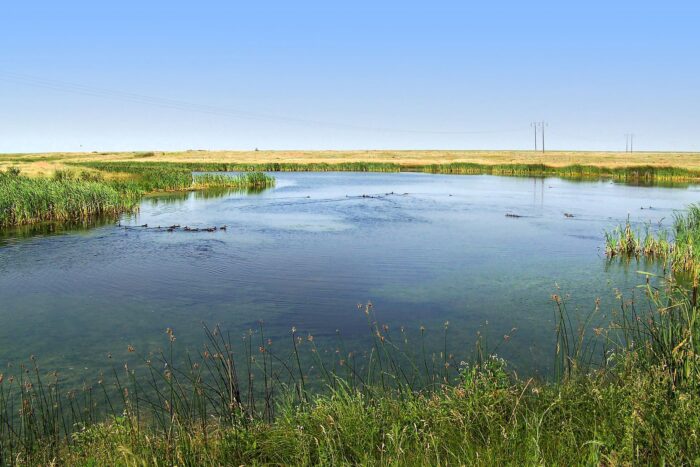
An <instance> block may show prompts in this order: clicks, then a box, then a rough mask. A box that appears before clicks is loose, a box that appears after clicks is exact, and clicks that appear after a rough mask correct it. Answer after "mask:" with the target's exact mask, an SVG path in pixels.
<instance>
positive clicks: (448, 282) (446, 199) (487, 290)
mask: <svg viewBox="0 0 700 467" xmlns="http://www.w3.org/2000/svg"><path fill="white" fill-rule="evenodd" d="M275 176H276V177H277V186H276V187H275V188H273V189H269V190H266V191H263V192H261V193H255V194H250V193H241V192H230V191H225V192H222V191H219V192H211V191H209V192H191V193H177V194H167V195H163V196H158V197H149V198H146V199H145V200H144V201H143V202H142V205H141V209H140V212H138V213H137V214H134V215H131V216H124V217H123V218H122V219H121V220H120V223H121V226H119V225H118V224H117V223H115V222H95V223H94V224H91V225H88V226H79V228H77V227H75V226H73V227H70V228H68V227H59V226H42V227H40V228H39V230H38V231H37V230H32V229H34V228H32V229H20V230H15V231H12V232H9V233H5V234H4V236H3V239H2V240H0V242H3V243H0V298H1V301H0V360H1V361H0V364H5V363H6V362H7V361H10V360H17V359H22V358H26V357H28V356H29V355H31V354H35V355H39V356H40V357H41V359H42V362H43V363H42V364H43V366H44V367H52V368H57V369H60V370H63V371H64V373H66V372H67V373H70V372H79V371H86V370H85V369H86V368H87V371H88V372H90V374H93V375H94V374H95V372H96V371H97V370H98V369H99V368H101V367H103V366H104V365H105V364H106V363H108V362H107V361H106V355H107V353H108V352H111V353H112V354H113V355H115V359H116V358H118V357H119V356H123V355H124V354H125V352H126V347H127V345H128V344H133V345H135V346H136V347H137V348H139V349H142V350H146V349H154V348H157V347H159V346H160V345H161V344H162V343H163V342H164V340H163V331H164V329H165V328H166V327H171V328H173V329H175V332H176V334H177V336H178V344H179V345H183V346H191V347H194V346H197V345H199V344H200V343H201V342H202V341H203V334H202V332H201V323H202V322H206V323H209V324H216V323H220V324H222V326H223V327H225V328H227V329H229V330H231V331H232V332H233V333H234V334H242V333H243V332H245V330H247V329H248V328H256V327H257V326H258V322H259V321H260V320H262V321H264V322H265V328H266V334H267V335H269V337H270V338H271V339H273V340H275V341H283V342H286V341H287V340H288V339H289V329H290V328H291V327H292V326H296V327H297V329H298V330H299V332H300V333H305V332H309V333H313V334H314V335H315V336H316V342H317V343H318V344H319V345H320V346H322V345H323V344H324V342H325V343H326V344H328V343H332V342H334V340H335V339H336V330H337V329H340V330H341V331H342V333H343V335H344V339H345V343H346V345H347V346H351V347H352V346H356V347H361V346H363V345H364V343H365V340H364V338H365V336H366V333H367V326H366V320H365V316H364V315H363V314H362V313H360V312H358V309H357V304H358V303H361V302H366V301H368V300H371V301H372V302H373V304H374V309H375V311H376V312H377V314H378V316H379V319H380V320H381V321H382V322H386V323H387V324H389V325H390V326H393V327H394V328H395V327H397V326H399V325H403V326H405V327H406V329H407V330H409V331H411V330H413V331H414V332H415V331H416V330H417V329H419V326H420V325H425V326H426V328H427V329H428V333H427V336H428V337H427V338H428V340H429V344H430V343H431V342H432V343H434V344H435V345H436V346H437V343H438V342H441V341H442V338H443V331H442V329H443V327H442V325H443V323H444V322H445V321H449V322H450V332H449V336H448V340H449V341H450V343H451V345H452V347H453V348H455V349H459V350H462V349H467V348H468V346H469V345H471V344H469V343H470V342H471V343H473V342H474V338H475V334H476V333H477V332H478V331H479V332H482V333H483V334H484V335H487V336H488V337H489V339H490V341H491V342H492V343H494V344H493V345H494V347H495V345H496V344H497V343H499V342H501V341H502V340H503V336H504V335H506V334H508V335H512V336H513V337H512V339H510V341H509V342H508V343H507V345H501V346H500V347H499V349H498V352H499V353H500V354H501V355H503V356H504V357H506V358H508V359H511V360H512V361H513V362H514V364H515V365H516V366H517V367H518V368H519V369H520V370H521V371H540V372H544V371H547V369H548V368H549V365H550V364H551V362H552V345H553V339H554V334H553V328H554V323H553V320H552V318H553V307H552V303H551V301H550V295H551V294H552V293H558V294H560V295H563V296H565V295H570V296H571V298H570V300H569V309H570V311H572V313H574V314H581V315H582V314H584V313H587V312H588V311H590V310H591V309H593V307H594V301H595V298H597V297H600V298H601V300H602V302H601V309H602V310H603V312H604V313H605V312H608V311H609V310H611V309H612V308H613V307H614V306H615V304H614V295H613V293H612V290H613V289H614V288H618V289H620V290H622V291H623V292H625V293H626V294H633V293H635V286H636V285H638V284H640V283H643V281H644V278H643V277H641V276H640V275H639V274H638V273H637V271H638V270H653V269H654V267H655V266H654V265H653V264H645V263H635V262H633V263H629V264H619V263H614V262H613V263H609V262H607V261H606V259H605V257H604V254H603V251H602V248H603V232H604V230H605V229H610V228H612V227H614V226H616V225H618V224H619V223H621V222H624V221H625V219H626V218H627V216H628V215H629V216H630V219H631V220H632V221H633V222H635V223H637V224H639V225H643V224H644V223H651V224H653V225H657V224H658V223H659V222H660V221H661V223H662V225H666V224H669V223H670V222H671V219H672V217H673V211H674V210H675V209H681V208H683V207H684V206H685V205H687V204H688V203H690V202H694V201H696V200H697V198H698V191H697V190H696V188H695V187H693V186H688V187H686V188H674V189H671V188H666V187H635V186H629V185H620V184H616V183H611V182H609V181H595V182H590V181H589V182H582V181H577V182H573V181H567V180H561V179H554V178H544V179H542V178H540V179H527V178H507V177H494V176H459V175H457V176H450V175H429V174H416V173H390V174H378V173H279V174H275ZM642 208H644V209H642ZM506 213H511V214H515V215H517V216H519V217H506V216H505V214H506ZM564 213H568V214H571V215H572V216H573V217H566V216H565V215H564ZM146 224H147V225H149V226H170V225H181V226H189V227H193V228H201V227H208V226H222V225H226V226H227V229H226V230H225V231H222V230H217V231H215V232H206V231H199V232H186V231H183V230H182V229H179V230H174V231H171V232H169V231H168V230H167V229H154V228H150V227H149V228H140V227H139V226H141V225H146ZM125 227H126V228H125ZM41 229H48V230H43V231H42V230H41ZM52 229H53V230H52ZM54 233H64V235H50V234H54ZM513 328H517V331H516V332H515V333H512V332H511V331H512V329H513ZM431 330H434V331H431Z"/></svg>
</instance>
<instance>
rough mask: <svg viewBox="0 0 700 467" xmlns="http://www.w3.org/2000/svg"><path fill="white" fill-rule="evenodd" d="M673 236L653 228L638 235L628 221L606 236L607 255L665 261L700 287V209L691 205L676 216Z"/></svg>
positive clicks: (671, 268) (672, 230)
mask: <svg viewBox="0 0 700 467" xmlns="http://www.w3.org/2000/svg"><path fill="white" fill-rule="evenodd" d="M671 232H672V233H669V231H667V230H665V229H659V230H658V231H657V232H653V231H652V230H651V228H650V226H646V229H645V231H644V233H642V232H640V231H639V230H637V231H635V230H633V228H632V226H631V224H630V221H629V218H628V219H627V222H626V223H625V225H624V226H619V227H617V228H615V229H614V230H613V231H611V232H606V233H605V251H606V254H607V256H608V257H610V258H612V257H615V256H620V257H623V258H631V257H641V256H643V257H646V258H650V259H653V260H658V261H661V262H663V263H666V266H667V268H668V269H669V270H670V271H672V272H674V273H676V274H679V275H683V276H685V277H689V278H691V280H692V281H693V283H695V284H696V285H697V283H698V281H699V279H700V251H699V250H698V246H699V245H700V205H697V204H691V205H690V206H688V207H687V208H686V210H685V212H682V213H681V212H679V213H676V214H675V215H674V219H673V226H672V228H671ZM671 235H672V238H671V239H669V237H670V236H671Z"/></svg>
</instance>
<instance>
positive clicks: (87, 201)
mask: <svg viewBox="0 0 700 467" xmlns="http://www.w3.org/2000/svg"><path fill="white" fill-rule="evenodd" d="M136 206H137V200H136V199H135V197H133V196H130V195H129V194H124V193H121V192H120V191H118V190H117V189H115V188H114V187H112V186H110V185H108V184H105V183H102V182H99V181H94V180H85V179H73V178H65V177H63V176H62V175H59V176H58V177H56V178H54V179H42V178H27V177H23V176H22V175H20V174H19V173H18V172H5V173H2V174H0V227H7V226H12V225H25V224H30V223H35V222H42V221H80V220H84V219H87V218H92V217H99V216H110V215H118V214H120V213H122V212H126V211H131V210H134V209H135V208H136Z"/></svg>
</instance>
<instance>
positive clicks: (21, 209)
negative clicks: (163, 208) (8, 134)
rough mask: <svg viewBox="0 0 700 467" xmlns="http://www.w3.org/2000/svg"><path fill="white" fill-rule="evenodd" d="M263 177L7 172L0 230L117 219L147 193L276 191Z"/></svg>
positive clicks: (2, 179)
mask: <svg viewBox="0 0 700 467" xmlns="http://www.w3.org/2000/svg"><path fill="white" fill-rule="evenodd" d="M274 183H275V180H274V178H273V177H271V176H269V175H266V174H262V173H245V174H241V175H238V176H233V177H231V176H228V175H221V174H192V172H191V171H189V170H185V169H171V168H148V169H146V170H141V171H139V172H138V173H136V174H131V177H127V178H115V179H107V178H105V176H104V175H103V173H102V172H99V171H96V170H94V169H92V170H81V171H79V172H78V171H72V170H58V171H56V172H55V173H54V175H53V178H39V177H37V178H30V177H24V176H22V175H21V173H20V171H19V170H18V169H15V168H10V169H8V170H7V171H5V172H0V228H3V227H9V226H19V225H27V224H36V223H40V222H45V221H60V222H78V221H86V220H88V219H93V218H98V217H112V218H116V217H117V216H118V215H120V214H122V213H125V212H132V211H135V210H137V209H138V203H139V201H140V200H141V198H142V197H143V196H144V194H146V193H152V192H160V191H185V190H203V189H206V188H210V187H212V188H217V189H220V188H229V189H234V190H244V189H252V190H259V189H263V188H267V187H270V186H274Z"/></svg>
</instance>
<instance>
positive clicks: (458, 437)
mask: <svg viewBox="0 0 700 467" xmlns="http://www.w3.org/2000/svg"><path fill="white" fill-rule="evenodd" d="M645 291H646V297H647V300H648V301H649V303H650V304H651V305H652V306H651V307H642V308H643V309H645V310H648V311H639V310H637V308H636V307H635V306H636V305H635V303H634V301H629V300H622V299H621V301H620V305H621V306H620V310H621V311H620V312H619V314H618V315H617V316H616V317H615V319H614V320H613V322H612V323H611V324H610V326H609V327H607V328H605V329H600V328H595V329H593V331H595V332H594V333H593V335H592V336H590V338H589V337H588V336H587V332H588V331H589V330H588V329H587V327H586V326H585V325H580V326H574V325H572V324H571V323H572V322H571V317H570V316H569V315H568V313H567V311H566V306H565V303H564V301H563V300H562V298H560V297H559V296H553V301H554V302H555V311H556V317H557V319H556V322H557V323H558V324H557V328H556V334H555V335H556V342H555V350H554V352H553V353H554V355H555V360H556V363H557V367H558V368H559V371H558V372H557V377H556V378H555V379H554V380H551V381H543V380H538V379H533V378H522V377H519V376H518V375H517V374H515V373H514V372H512V371H511V370H510V369H509V366H508V363H507V362H506V361H504V360H502V359H500V358H498V357H497V356H496V355H493V354H490V353H489V352H488V351H487V349H486V348H485V343H484V342H483V341H482V340H481V339H477V340H476V345H475V347H474V351H473V352H472V356H471V358H466V357H465V360H466V361H464V360H463V361H459V363H458V359H457V357H456V356H455V355H452V354H450V353H448V349H442V350H440V351H437V352H434V353H429V352H426V350H425V347H424V343H423V342H418V343H415V342H411V341H409V338H408V337H407V335H406V333H405V331H404V330H403V329H401V330H399V331H392V330H390V329H389V327H388V326H386V325H382V324H380V323H379V322H378V321H377V319H376V317H375V315H374V313H373V310H372V306H371V304H368V305H365V306H363V307H362V308H361V310H362V311H363V312H364V313H365V314H366V316H367V319H368V331H369V335H370V336H371V344H370V350H369V351H368V352H367V353H366V354H357V353H354V352H348V351H347V350H346V349H345V348H344V346H343V344H342V339H339V342H338V346H337V347H336V348H335V349H331V352H329V353H326V352H323V351H322V349H320V348H318V347H317V346H316V343H315V340H314V338H313V336H310V335H309V336H301V335H299V334H298V333H297V332H296V329H294V328H292V330H291V333H290V336H289V341H288V343H286V344H285V343H278V342H274V343H273V342H272V341H270V340H269V339H267V338H266V336H265V334H264V329H263V328H262V326H261V327H260V329H259V330H258V331H256V332H253V331H251V332H249V333H248V334H247V335H246V336H245V337H244V339H243V345H242V346H241V345H236V344H235V343H232V342H231V339H230V337H229V336H228V334H226V333H224V332H222V330H220V329H219V328H215V329H213V330H210V329H208V328H205V331H206V334H207V343H206V344H205V345H204V346H203V348H202V349H201V351H199V352H197V353H196V354H188V355H187V356H185V357H184V358H176V357H174V348H175V341H176V338H175V333H174V332H173V330H171V329H168V330H167V331H166V332H167V339H168V344H167V345H166V347H165V349H164V350H163V351H160V352H157V353H150V354H146V355H140V356H139V354H138V350H137V349H134V348H133V347H131V346H129V352H130V355H136V356H137V357H136V358H134V361H132V362H127V363H126V364H124V365H123V366H119V367H115V368H114V370H113V372H112V374H111V375H105V376H100V378H99V380H98V381H97V382H96V383H93V384H87V383H86V384H85V386H84V387H83V388H82V390H79V391H67V388H64V387H62V386H61V378H60V376H59V375H57V374H56V373H46V372H44V371H43V370H41V369H40V368H39V366H38V364H37V361H36V359H32V363H31V365H29V366H28V367H22V366H21V367H18V368H16V369H14V368H11V369H9V370H8V373H7V374H5V375H0V453H1V454H0V456H1V457H0V463H7V464H12V463H17V464H37V465H38V464H41V465H43V464H47V463H56V462H58V463H59V464H91V465H136V464H139V465H141V464H161V465H173V464H178V465H242V464H277V465H279V464H297V465H317V464H321V465H349V464H353V465H357V464H362V465H406V464H408V465H425V464H458V465H464V464H488V465H500V464H519V465H523V464H525V465H534V464H537V465H539V464H558V465H572V464H581V463H587V464H605V465H619V464H659V463H669V464H691V463H694V462H695V461H697V459H698V457H699V456H700V439H699V438H698V428H699V427H700V398H699V396H698V389H700V361H699V360H698V352H699V351H700V349H698V337H700V329H699V328H698V324H697V323H698V320H697V317H698V308H697V306H696V305H695V304H694V302H693V301H692V300H691V298H690V294H689V291H688V290H687V289H685V288H683V287H682V286H680V285H678V284H676V283H673V282H668V283H665V284H664V286H663V287H662V288H654V287H652V286H651V285H647V286H646V287H645ZM448 326H449V325H448V324H447V323H446V324H445V329H444V332H445V334H447V331H448ZM424 332H425V331H424V330H421V339H422V336H423V335H424ZM591 339H592V340H593V341H595V342H597V343H599V344H602V345H601V346H600V349H604V350H601V355H600V358H594V352H592V351H591V349H594V348H596V346H595V345H592V344H590V341H591ZM416 344H417V345H416ZM305 356H308V359H310V360H311V361H312V364H311V365H304V364H302V363H301V362H302V361H308V360H307V358H305ZM138 362H140V364H139V363H138Z"/></svg>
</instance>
